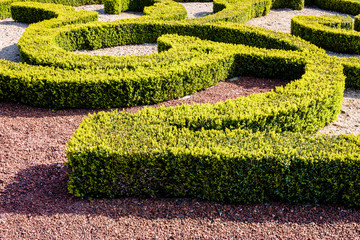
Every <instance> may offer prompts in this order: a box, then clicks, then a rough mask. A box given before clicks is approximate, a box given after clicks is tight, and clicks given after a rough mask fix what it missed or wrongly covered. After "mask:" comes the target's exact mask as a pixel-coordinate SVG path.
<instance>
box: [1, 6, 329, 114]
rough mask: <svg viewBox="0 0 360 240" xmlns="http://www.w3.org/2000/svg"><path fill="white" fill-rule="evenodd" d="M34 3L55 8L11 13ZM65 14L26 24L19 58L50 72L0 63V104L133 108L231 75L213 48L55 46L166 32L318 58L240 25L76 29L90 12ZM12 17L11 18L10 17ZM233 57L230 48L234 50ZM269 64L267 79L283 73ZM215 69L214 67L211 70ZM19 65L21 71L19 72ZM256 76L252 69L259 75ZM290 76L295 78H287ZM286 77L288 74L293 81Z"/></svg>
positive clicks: (295, 42) (296, 44) (288, 40)
mask: <svg viewBox="0 0 360 240" xmlns="http://www.w3.org/2000/svg"><path fill="white" fill-rule="evenodd" d="M40 5H41V6H43V8H45V10H44V11H45V12H46V11H48V10H49V9H56V8H54V7H53V6H52V5H51V4H48V5H46V4H45V5H44V4H34V3H14V5H13V7H12V8H13V9H14V13H16V11H20V10H16V9H21V8H28V7H29V8H31V7H33V6H35V7H36V6H40ZM39 9H40V8H39ZM70 13H71V11H64V13H62V10H61V8H58V10H57V11H56V14H57V15H58V17H57V18H55V19H52V20H47V21H44V22H40V23H36V24H32V25H30V26H29V28H28V29H27V30H26V31H25V33H24V35H23V37H22V38H21V39H20V41H19V50H20V54H21V58H22V61H25V62H27V63H30V64H35V65H39V64H40V65H45V66H51V67H57V68H56V69H54V68H44V67H38V66H28V65H19V64H15V63H8V62H2V63H1V66H2V70H1V74H0V77H1V79H2V86H1V88H0V90H1V91H2V96H1V98H2V99H4V100H5V99H6V100H11V101H20V102H23V103H26V104H30V105H35V106H41V107H52V108H69V107H77V108H79V107H83V108H84V107H85V108H111V107H119V106H133V105H139V104H152V103H157V102H160V101H164V100H168V99H173V98H177V97H182V96H184V95H187V94H191V93H193V92H194V91H198V90H201V89H204V88H206V87H209V86H211V85H214V84H216V83H217V82H218V81H220V80H223V79H225V78H226V77H228V76H232V75H233V73H232V72H231V71H230V70H226V69H227V66H221V64H222V63H221V62H222V61H224V60H223V59H226V58H223V54H221V55H220V56H219V55H218V53H217V52H216V51H215V50H214V54H213V51H210V50H209V51H207V52H204V51H203V50H201V51H200V50H199V51H197V50H196V51H195V50H193V49H191V50H189V49H183V50H181V49H182V48H183V46H182V45H181V44H179V47H178V48H175V47H174V48H173V49H170V51H167V52H163V53H159V54H153V55H151V56H129V57H112V56H84V55H75V54H73V53H70V52H68V51H65V50H64V49H61V48H60V46H61V47H62V48H65V49H67V50H75V49H84V48H99V47H105V46H114V45H123V44H135V43H142V42H153V41H156V39H157V38H158V37H159V36H160V35H162V34H165V33H168V32H170V33H180V34H184V35H195V36H197V35H198V36H201V37H202V38H205V39H211V40H214V41H225V42H226V41H227V42H230V43H233V44H241V43H248V42H250V43H251V45H253V46H256V47H266V48H279V49H281V48H283V49H288V50H298V51H303V52H304V54H310V53H311V52H316V53H318V54H323V50H320V49H319V48H317V47H315V46H312V45H309V44H308V43H306V42H305V41H301V40H300V39H299V38H295V37H291V36H289V35H287V34H282V33H274V32H272V31H268V30H264V29H261V28H254V27H249V26H245V25H236V24H230V23H218V24H211V25H210V24H207V25H206V24H201V25H200V24H198V23H194V22H192V21H183V22H163V21H153V20H150V19H149V18H150V17H151V16H149V17H148V18H147V17H144V19H143V20H142V21H140V20H127V21H117V22H114V23H97V22H94V23H89V24H86V25H78V26H77V25H68V23H76V22H84V21H91V20H94V18H95V17H97V15H96V13H94V12H86V11H83V12H74V13H76V14H75V15H74V16H75V17H71V14H70ZM14 15H15V16H14V18H15V19H16V18H17V16H16V14H14ZM29 18H30V17H29ZM104 40H105V41H104ZM173 41H175V40H173ZM59 45H60V46H59ZM160 45H161V43H160ZM242 48H243V47H241V48H239V49H242ZM245 49H246V48H245ZM236 52H237V50H236V51H235V52H234V53H236ZM273 53H274V54H275V55H276V54H280V55H281V56H283V55H284V56H285V55H288V52H284V51H283V52H281V51H279V52H278V51H275V50H274V51H273ZM269 56H270V55H269ZM270 58H272V56H270ZM270 58H266V57H265V59H270ZM210 60H211V61H213V62H211V61H210ZM226 61H227V60H226ZM276 61H279V63H276V64H281V65H282V66H284V70H281V69H280V70H279V71H277V72H273V75H274V76H279V75H281V74H280V73H286V71H285V70H286V69H287V67H286V66H287V64H286V63H281V62H280V61H282V60H281V59H279V60H276ZM209 62H211V63H212V64H213V65H210V64H209ZM219 64H220V65H219ZM228 64H231V62H228ZM269 64H275V62H272V63H269ZM284 64H285V65H284ZM16 66H17V67H16ZM192 66H194V67H192ZM250 66H251V65H250ZM272 66H273V65H272ZM215 67H217V68H218V70H215V69H216V68H215ZM14 68H15V70H14ZM18 68H22V69H23V70H22V71H21V72H18V70H17V69H18ZM59 68H65V70H63V69H59ZM66 69H67V70H66ZM229 71H230V72H229ZM263 71H264V70H263ZM261 72H262V71H259V74H260V73H261ZM296 74H298V73H295V74H293V76H295V75H296ZM284 76H289V75H288V74H287V75H284ZM293 76H289V77H290V78H291V79H292V78H293ZM297 76H299V75H297ZM169 80H171V81H169Z"/></svg>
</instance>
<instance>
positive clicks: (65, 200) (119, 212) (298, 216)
mask: <svg viewBox="0 0 360 240" xmlns="http://www.w3.org/2000/svg"><path fill="white" fill-rule="evenodd" d="M66 172H67V169H66V167H64V166H63V165H62V164H52V165H38V166H34V167H30V168H27V169H24V170H22V171H20V172H18V173H17V175H16V176H15V178H14V182H13V183H11V184H8V185H7V186H6V187H5V189H4V191H3V192H2V193H1V195H0V208H1V209H0V212H6V213H16V214H26V215H30V216H38V215H53V214H76V215H77V214H80V215H82V214H85V215H92V216H94V215H103V216H106V217H110V218H114V219H117V218H119V217H124V216H135V217H140V218H145V219H163V218H165V219H173V218H179V219H185V218H190V219H206V220H210V221H214V220H221V221H235V222H245V223H252V222H253V223H257V222H266V221H276V222H278V223H287V222H296V223H298V224H313V223H316V224H325V223H335V222H340V221H341V222H356V223H359V222H360V211H358V210H356V209H351V208H346V207H343V206H334V205H331V206H329V205H290V204H283V203H265V204H248V205H246V204H232V205H230V204H228V205H223V204H219V203H211V202H208V201H203V200H199V199H189V198H184V199H178V198H172V199H171V198H166V199H161V198H157V199H139V198H119V199H112V200H110V199H96V200H91V201H89V200H84V199H77V198H75V197H73V196H71V195H70V194H69V193H68V192H67V187H66V184H67V180H68V177H67V174H66Z"/></svg>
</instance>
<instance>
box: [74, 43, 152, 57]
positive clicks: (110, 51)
mask: <svg viewBox="0 0 360 240" xmlns="http://www.w3.org/2000/svg"><path fill="white" fill-rule="evenodd" d="M156 52H157V44H156V43H144V44H138V45H125V46H116V47H109V48H100V49H96V50H78V51H74V52H73V53H76V54H88V55H112V56H126V55H150V54H153V53H156Z"/></svg>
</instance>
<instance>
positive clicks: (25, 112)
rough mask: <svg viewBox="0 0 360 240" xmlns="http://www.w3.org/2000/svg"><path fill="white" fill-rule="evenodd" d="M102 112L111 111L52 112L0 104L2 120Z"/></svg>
mask: <svg viewBox="0 0 360 240" xmlns="http://www.w3.org/2000/svg"><path fill="white" fill-rule="evenodd" d="M100 111H109V110H107V109H96V110H91V109H63V110H52V109H49V108H38V107H31V106H26V105H24V104H22V103H14V102H0V118H1V117H10V118H15V117H26V118H42V117H59V116H79V115H85V116H87V115H88V114H89V113H91V114H93V113H97V112H100Z"/></svg>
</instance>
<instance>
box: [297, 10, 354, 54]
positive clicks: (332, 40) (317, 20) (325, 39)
mask: <svg viewBox="0 0 360 240" xmlns="http://www.w3.org/2000/svg"><path fill="white" fill-rule="evenodd" d="M291 33H292V34H294V35H295V36H299V37H301V38H303V39H305V40H308V41H309V42H311V43H314V44H316V45H317V46H319V47H322V48H325V49H327V50H330V51H335V52H343V53H354V54H359V53H360V33H358V32H355V31H354V21H353V19H352V18H351V17H342V16H329V15H324V16H321V17H316V16H295V17H293V18H292V19H291Z"/></svg>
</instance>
